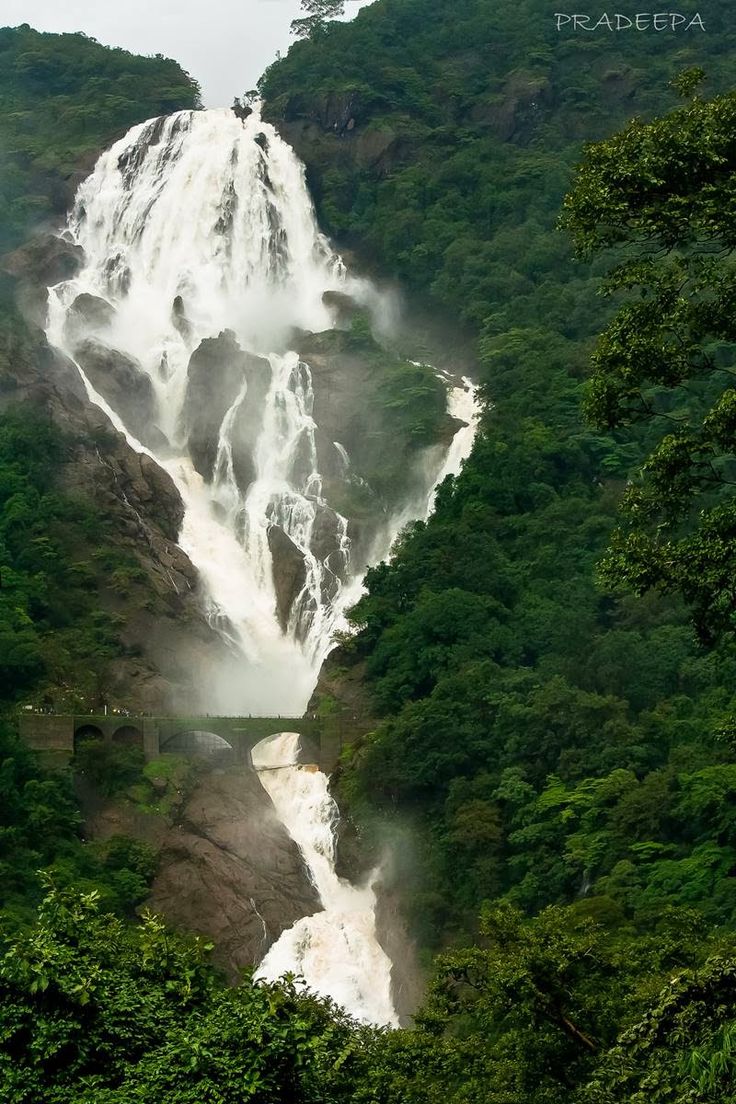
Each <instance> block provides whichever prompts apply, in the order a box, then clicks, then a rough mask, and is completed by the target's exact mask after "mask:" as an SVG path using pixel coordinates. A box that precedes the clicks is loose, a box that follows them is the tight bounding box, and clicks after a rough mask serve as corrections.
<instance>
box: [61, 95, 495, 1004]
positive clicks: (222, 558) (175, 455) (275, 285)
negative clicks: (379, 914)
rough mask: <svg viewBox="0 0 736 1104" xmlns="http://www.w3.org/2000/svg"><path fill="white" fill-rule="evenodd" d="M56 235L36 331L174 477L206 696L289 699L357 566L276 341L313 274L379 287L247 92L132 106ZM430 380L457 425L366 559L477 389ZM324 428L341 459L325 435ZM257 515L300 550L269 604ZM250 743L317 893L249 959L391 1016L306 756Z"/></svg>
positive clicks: (468, 429) (299, 383)
mask: <svg viewBox="0 0 736 1104" xmlns="http://www.w3.org/2000/svg"><path fill="white" fill-rule="evenodd" d="M64 234H65V236H66V237H67V238H68V239H70V240H71V241H73V242H75V243H76V244H78V245H79V246H81V248H82V249H83V251H84V265H83V267H82V269H81V271H80V273H79V274H78V276H76V277H75V278H74V279H72V280H68V281H65V282H63V283H61V284H58V285H56V286H55V287H53V288H50V289H49V316H48V330H47V332H48V337H49V340H50V341H51V343H52V344H54V345H56V346H58V347H60V348H62V349H63V350H64V351H65V352H66V353H67V355H69V356H70V357H71V358H72V359H74V360H75V363H77V365H78V366H79V369H80V373H81V375H82V379H83V380H84V383H85V386H86V388H87V392H88V395H89V398H90V400H91V401H92V402H94V403H96V404H97V405H98V406H99V407H101V409H103V410H104V411H105V412H106V413H107V414H108V416H109V417H110V419H111V421H112V423H113V425H114V426H115V428H116V429H118V430H119V431H121V432H122V433H124V434H125V436H126V438H127V440H128V443H129V444H130V446H131V447H132V448H133V449H135V450H136V451H138V452H145V453H147V454H148V455H149V456H151V457H152V458H153V459H154V460H156V461H157V463H159V464H160V465H161V466H162V467H163V468H165V469H166V470H167V471H168V472H169V473H170V475H171V476H172V478H173V480H174V482H175V484H176V486H177V488H178V490H179V492H180V494H181V497H182V500H183V503H184V507H185V515H184V521H183V526H182V531H181V534H180V537H179V542H180V544H181V546H182V548H183V549H184V550H185V551H186V552H187V554H188V555H189V557H190V559H191V560H192V562H193V563H194V565H195V566H196V567H197V569H198V571H199V574H200V577H201V579H202V583H203V587H204V590H205V598H206V602H207V607H208V608H207V613H208V617H209V619H210V623H211V624H212V625H213V626H214V627H215V628H217V629H218V631H219V632H220V633H221V635H222V637H223V638H224V639H225V640H226V641H227V642H228V645H229V647H230V649H231V652H232V654H233V655H234V657H235V660H236V663H237V667H236V669H237V676H236V677H234V678H233V677H232V671H230V672H229V674H228V678H227V679H224V678H223V680H222V681H223V683H224V684H225V685H221V686H219V687H217V688H216V691H215V694H216V698H217V700H213V701H212V702H211V703H208V704H207V706H206V708H208V709H210V710H211V711H212V712H216V711H218V712H230V713H232V714H244V713H251V714H254V715H258V714H261V715H266V716H273V715H276V714H279V715H286V716H288V715H298V714H300V713H302V712H303V711H304V709H305V708H306V705H307V702H308V700H309V697H310V695H311V692H312V690H313V688H314V685H315V683H316V679H317V675H318V672H319V668H320V666H321V664H322V662H323V660H324V658H325V656H326V654H327V652H328V651H329V649H330V646H331V640H332V636H333V633H334V630H335V627H336V626H339V625H341V623H342V618H343V615H344V611H345V609H346V608H347V607H348V606H349V605H350V604H352V602H353V601H354V600H355V599H356V598H357V596H358V594H359V592H360V587H361V579H360V577H359V576H358V575H357V574H356V573H355V571H354V570H353V569H352V568H351V564H350V541H349V536H348V522H347V520H346V519H345V518H343V517H341V516H340V514H339V513H336V512H335V511H333V510H332V509H331V508H330V507H329V504H328V503H327V502H326V501H325V499H324V497H323V480H322V476H321V474H320V472H319V470H318V467H317V448H316V444H315V433H316V432H317V428H318V427H317V426H316V424H315V421H314V418H313V403H314V395H313V380H312V374H311V371H310V368H309V366H308V365H307V364H305V363H304V362H303V361H301V360H300V359H299V356H298V355H297V353H296V352H294V351H292V350H291V348H290V343H291V341H292V340H293V335H294V334H295V333H296V332H298V331H313V332H320V331H323V330H326V329H329V328H330V327H331V326H332V325H333V324H334V317H333V314H332V313H331V311H330V310H329V309H328V307H326V306H325V303H324V301H323V295H324V294H325V292H328V291H332V292H343V293H348V294H349V295H350V296H352V298H353V299H355V300H356V301H357V302H359V303H362V304H371V305H372V306H373V307H375V304H376V303H377V302H379V301H380V297H379V296H378V294H377V293H376V292H375V290H374V289H373V288H372V287H371V286H370V285H369V284H368V283H367V282H366V281H362V280H359V279H356V278H354V277H352V276H350V275H349V274H348V273H347V272H346V270H345V268H344V266H343V264H342V262H341V260H340V258H339V257H338V256H337V255H336V254H335V253H334V252H333V251H332V249H331V248H330V246H329V243H328V242H327V241H326V239H325V238H324V237H323V235H322V234H321V233H320V231H319V228H318V226H317V224H316V220H315V217H314V212H313V208H312V204H311V200H310V197H309V194H308V191H307V188H306V184H305V181H304V170H303V167H302V165H301V164H300V162H299V161H298V159H297V158H296V156H295V155H294V153H293V151H292V150H291V149H290V148H289V147H288V146H287V145H286V144H285V143H284V142H283V141H282V140H281V138H280V137H279V136H278V134H277V132H276V131H275V130H274V128H273V127H271V126H269V125H268V124H265V123H263V122H262V121H261V120H260V118H259V117H258V115H257V113H254V114H253V115H252V116H251V117H250V118H249V119H248V120H247V121H246V122H245V123H244V122H242V121H241V120H239V119H238V118H236V116H235V115H234V114H233V113H232V112H230V111H227V110H223V111H206V112H180V113H178V114H175V115H172V116H170V117H166V118H162V119H155V120H151V121H149V122H147V123H144V124H141V125H140V126H136V127H134V128H133V129H132V130H131V131H130V132H129V133H128V134H127V135H126V136H125V137H124V138H122V139H121V140H120V141H119V142H117V143H116V144H115V145H114V146H113V147H112V148H111V149H110V150H108V151H107V152H106V153H104V154H103V155H102V157H101V158H100V159H99V161H98V163H97V165H96V167H95V169H94V172H93V173H92V174H91V176H90V177H88V179H87V180H86V181H85V182H84V183H83V184H82V185H81V187H80V189H79V192H78V195H77V199H76V203H75V207H74V210H73V212H72V214H71V215H70V217H69V221H68V224H67V227H66V230H65V231H64ZM101 365H102V368H101V367H100V366H101ZM106 373H108V374H106ZM113 373H116V374H117V375H116V378H115V380H113V379H112V374H113ZM447 383H448V409H449V411H450V412H451V413H452V414H454V415H456V416H458V417H460V418H461V419H462V420H463V421H464V422H465V423H466V425H465V427H464V428H462V429H460V430H459V431H458V432H457V433H456V435H455V438H454V440H453V442H452V444H451V446H450V448H449V450H448V451H447V452H446V453H445V454H444V455H440V453H439V452H438V453H437V455H436V457H435V461H433V470H431V471H428V472H427V473H426V476H427V478H426V491H425V493H424V496H423V499H422V500H421V501H415V502H412V503H407V504H406V505H405V508H404V509H402V510H400V511H397V513H396V515H395V516H394V517H393V518H391V519H390V521H389V522H388V524H387V525H386V527H385V532H383V533H381V534H376V535H375V541H374V546H373V557H372V558H374V559H376V560H377V559H381V558H383V557H385V556H386V555H387V554H388V553H389V550H390V547H391V543H392V542H393V540H394V538H395V536H396V533H397V532H398V531H399V529H400V528H402V527H403V526H404V525H405V524H406V523H407V522H409V521H410V520H411V519H412V518H417V517H425V516H427V514H428V513H429V512H430V511H431V509H432V506H433V503H434V490H433V487H434V484H435V483H436V482H437V480H438V479H441V478H444V476H445V475H448V474H451V473H456V472H457V471H458V470H459V468H460V465H461V463H462V460H463V459H464V457H465V456H467V455H468V453H469V451H470V448H471V447H472V442H473V437H474V434H475V428H476V421H477V414H478V404H477V401H476V394H475V390H474V389H473V388H472V386H471V385H470V384H469V382H468V381H465V384H464V386H457V385H454V384H453V383H452V381H449V380H448V381H447ZM346 428H347V427H346ZM335 448H336V450H337V453H338V454H339V458H340V463H341V464H343V465H345V469H346V471H347V469H348V468H349V465H350V459H349V453H348V451H346V448H345V445H344V444H342V443H340V442H335ZM326 522H328V523H329V526H331V530H330V533H331V536H330V541H329V547H328V548H327V550H325V542H324V531H325V523H326ZM274 534H278V535H279V539H280V540H281V541H282V542H286V546H287V549H289V550H290V552H291V553H292V554H293V555H296V557H297V558H298V559H299V560H300V562H301V563H302V564H303V582H302V583H301V586H300V589H299V591H298V593H296V594H295V596H294V598H293V601H292V602H291V604H290V606H289V608H288V610H287V611H286V613H283V611H282V615H281V617H279V613H278V609H277V589H276V585H275V580H274V552H273V548H272V540H273V538H274ZM319 534H321V535H319ZM282 546H283V545H282ZM290 741H291V742H290ZM259 754H260V756H261V763H264V762H266V760H267V759H268V757H269V756H270V757H271V758H272V760H273V762H272V765H276V766H277V767H278V769H276V770H273V771H267V772H266V771H264V773H262V774H261V776H260V777H261V781H262V782H263V784H264V787H265V788H266V789H267V790H268V792H269V793H270V794H271V797H272V799H273V801H274V804H275V806H276V808H277V811H278V813H279V815H280V817H281V818H282V820H283V822H284V824H285V825H286V827H287V829H288V830H289V832H290V833H291V835H292V836H293V838H294V839H295V840H296V842H297V843H298V844H299V846H300V848H301V850H302V853H303V855H304V857H305V861H306V864H307V866H308V868H309V870H310V872H311V876H312V877H313V879H314V882H315V885H316V886H317V889H318V891H319V893H320V897H321V899H322V903H323V906H324V912H322V913H319V914H317V916H315V917H309V918H307V919H305V920H303V921H300V923H299V924H297V925H296V926H295V927H294V928H292V929H291V930H290V932H288V933H285V935H284V936H282V938H281V939H280V940H279V941H278V943H277V944H276V945H275V946H274V947H273V948H272V949H271V951H270V952H269V953H268V955H267V956H266V959H265V960H264V963H263V964H262V971H263V972H264V974H265V975H268V976H276V975H277V974H278V973H280V972H283V970H285V969H289V970H294V971H296V972H300V973H303V974H304V975H305V977H306V979H307V981H308V982H309V984H310V985H311V986H312V987H313V988H314V989H316V990H317V991H319V992H324V993H328V994H330V995H331V996H333V997H335V999H336V1000H338V1001H340V1002H341V1003H343V1004H344V1005H345V1006H346V1007H347V1008H348V1009H349V1010H350V1011H351V1012H353V1013H354V1014H355V1015H358V1016H360V1017H362V1018H364V1019H368V1020H373V1021H375V1022H381V1023H393V1022H395V1013H394V1011H393V1008H392V1005H391V999H390V987H389V981H388V978H389V974H388V971H389V969H390V963H389V962H388V959H387V958H386V956H385V954H384V953H383V951H382V950H381V948H380V947H379V945H378V944H377V942H376V939H375V921H374V909H373V906H374V898H373V893H372V890H370V889H369V888H366V889H356V888H355V887H352V886H349V885H347V884H346V883H344V882H341V881H340V880H339V879H338V878H337V876H336V874H335V872H334V863H333V859H334V855H333V850H334V840H333V834H332V826H333V822H334V818H335V816H336V809H335V806H334V802H332V800H331V798H330V797H329V795H328V793H327V780H326V778H325V776H324V775H322V774H320V773H319V772H317V773H312V774H310V773H309V772H306V771H303V770H301V769H300V768H298V767H297V766H295V765H294V756H295V746H294V744H293V740H292V737H289V736H288V734H287V736H283V735H282V736H279V737H278V738H277V739H276V740H275V741H273V742H267V743H266V744H264V745H261V746H260V752H259Z"/></svg>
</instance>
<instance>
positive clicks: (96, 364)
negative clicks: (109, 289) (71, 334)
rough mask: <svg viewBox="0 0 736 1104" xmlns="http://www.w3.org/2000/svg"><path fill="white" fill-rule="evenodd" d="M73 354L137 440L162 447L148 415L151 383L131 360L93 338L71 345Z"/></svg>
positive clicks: (152, 399) (152, 404) (153, 398)
mask: <svg viewBox="0 0 736 1104" xmlns="http://www.w3.org/2000/svg"><path fill="white" fill-rule="evenodd" d="M89 298H92V296H90V297H89ZM101 302H102V300H101ZM74 356H75V358H76V360H77V362H78V364H79V365H80V366H81V368H82V369H83V370H84V373H85V375H86V376H87V378H88V379H89V381H90V383H91V384H92V386H93V387H94V388H95V390H96V391H99V393H100V394H101V395H102V397H103V398H104V399H106V400H107V401H108V402H109V403H110V406H111V407H112V408H113V410H116V411H117V412H118V413H119V414H120V417H121V418H122V419H123V422H124V423H125V426H126V428H127V429H129V430H130V431H131V433H133V434H134V435H135V436H136V437H137V438H138V440H139V441H141V442H142V443H143V444H144V445H147V446H148V447H149V448H156V449H158V448H161V446H162V445H164V446H165V444H166V438H165V437H164V435H163V433H162V432H161V430H160V429H159V428H158V426H157V425H156V424H155V421H154V420H153V418H152V412H153V411H155V410H156V395H155V392H154V389H153V384H152V383H151V379H150V376H148V375H147V374H146V372H144V371H143V369H142V368H141V366H140V365H139V364H138V363H137V362H136V361H135V360H133V359H132V358H131V357H129V356H126V355H125V354H124V353H121V352H119V351H118V350H117V349H112V348H111V347H110V346H109V345H105V344H104V343H103V342H102V341H99V340H98V339H97V338H95V337H88V338H85V340H84V341H82V342H80V343H79V344H77V345H75V348H74Z"/></svg>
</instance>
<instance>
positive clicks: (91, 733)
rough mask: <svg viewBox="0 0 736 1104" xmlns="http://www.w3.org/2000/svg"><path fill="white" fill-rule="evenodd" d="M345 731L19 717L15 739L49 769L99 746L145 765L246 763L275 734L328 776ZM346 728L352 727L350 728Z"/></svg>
mask: <svg viewBox="0 0 736 1104" xmlns="http://www.w3.org/2000/svg"><path fill="white" fill-rule="evenodd" d="M347 727H348V726H347V725H346V723H345V719H344V718H343V717H342V716H341V715H336V716H335V717H331V718H328V719H327V720H324V719H322V720H318V719H317V718H310V717H149V716H132V715H126V714H122V713H103V714H99V715H94V714H78V715H73V714H60V713H30V712H29V713H22V714H21V716H20V734H21V736H22V738H23V739H24V740H25V742H26V743H27V744H28V746H29V747H31V748H34V749H35V750H36V751H38V752H41V753H42V755H43V757H44V759H45V760H46V762H47V763H49V765H51V764H52V763H58V764H59V765H63V764H65V763H67V762H68V761H69V760H70V759H71V757H72V755H73V754H74V752H75V750H76V749H77V747H78V746H79V745H80V743H83V742H85V741H88V740H102V741H105V742H107V743H110V744H119V745H122V746H127V747H137V748H140V749H141V750H142V751H143V753H144V755H145V757H146V759H147V760H151V759H156V758H158V756H159V755H162V754H165V753H166V752H173V753H174V754H176V755H186V756H197V755H203V756H206V757H216V758H219V759H221V760H222V761H223V762H235V763H249V762H250V753H251V749H252V748H253V747H254V746H255V745H256V744H257V743H258V742H259V740H263V739H265V737H266V736H272V735H274V734H275V733H277V732H298V733H300V735H301V736H302V737H303V747H304V751H305V756H306V758H308V759H310V760H311V761H312V762H315V763H318V764H319V766H320V768H321V769H322V770H324V771H327V772H329V771H331V770H333V768H334V767H335V765H336V763H337V760H338V758H339V756H340V751H341V749H342V746H343V742H344V740H345V739H346V738H347ZM350 727H352V726H350Z"/></svg>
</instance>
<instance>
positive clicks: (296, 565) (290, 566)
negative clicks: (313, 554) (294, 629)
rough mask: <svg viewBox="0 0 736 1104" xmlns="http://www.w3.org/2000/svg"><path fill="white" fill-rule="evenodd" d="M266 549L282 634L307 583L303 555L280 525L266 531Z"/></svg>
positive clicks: (272, 526)
mask: <svg viewBox="0 0 736 1104" xmlns="http://www.w3.org/2000/svg"><path fill="white" fill-rule="evenodd" d="M268 547H269V549H270V552H271V561H272V570H273V585H274V590H275V591H276V615H277V617H278V619H279V624H280V625H281V628H282V630H283V632H286V628H287V626H288V624H289V614H290V613H291V607H292V606H293V604H294V602H295V600H296V599H297V597H298V596H299V594H300V593H301V591H302V590H303V588H304V584H305V582H306V581H307V567H306V563H305V561H304V553H303V552H301V551H300V549H298V548H297V546H296V545H295V544H294V542H293V540H292V539H291V537H290V536H289V535H288V534H287V533H285V532H284V530H283V529H282V528H281V526H280V525H271V526H270V527H269V530H268Z"/></svg>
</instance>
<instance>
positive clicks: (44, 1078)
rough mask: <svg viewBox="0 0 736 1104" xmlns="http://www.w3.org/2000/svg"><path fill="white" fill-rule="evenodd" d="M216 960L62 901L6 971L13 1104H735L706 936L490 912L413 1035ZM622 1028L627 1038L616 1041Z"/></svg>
mask: <svg viewBox="0 0 736 1104" xmlns="http://www.w3.org/2000/svg"><path fill="white" fill-rule="evenodd" d="M207 949H208V948H207V946H206V945H203V944H202V942H201V941H200V940H196V939H194V940H193V939H189V940H184V939H181V938H179V937H177V936H175V935H173V934H172V933H170V932H168V931H166V929H165V928H164V927H163V926H162V925H161V924H160V923H159V922H158V921H157V920H156V919H155V918H153V917H150V916H146V917H144V920H143V923H142V924H141V925H138V926H135V927H133V926H130V925H126V924H125V923H123V922H121V921H120V920H118V919H116V918H115V917H113V916H111V915H109V913H105V912H101V911H100V908H99V903H98V901H97V899H96V897H95V894H79V893H73V892H69V891H60V890H58V889H55V888H53V887H51V888H50V891H49V893H48V895H47V897H46V898H45V900H44V901H43V903H42V905H41V907H40V910H39V915H38V921H37V923H36V924H35V926H34V927H33V928H31V929H30V930H28V931H26V932H24V933H23V934H21V935H20V936H18V937H17V938H16V939H15V940H14V941H13V942H12V944H11V945H10V946H9V948H8V950H7V952H6V954H5V955H4V956H3V957H2V958H1V959H0V1092H1V1093H2V1098H3V1100H4V1101H7V1104H37V1102H38V1101H41V1100H43V1101H44V1104H46V1102H47V1104H134V1102H135V1101H141V1100H146V1101H148V1100H161V1101H165V1104H202V1102H204V1101H208V1102H211V1104H245V1102H246V1101H253V1102H254V1104H285V1102H287V1101H289V1102H293V1104H348V1102H350V1104H447V1102H449V1101H452V1102H457V1104H461V1102H463V1104H576V1102H580V1104H583V1102H586V1101H588V1102H589V1101H595V1102H596V1104H616V1102H617V1101H622V1102H623V1101H624V1100H625V1101H627V1102H633V1104H639V1102H640V1101H641V1102H642V1104H643V1101H645V1100H646V1101H650V1100H651V1101H654V1102H655V1104H692V1102H703V1104H727V1102H728V1101H733V1100H734V1099H736V1097H735V1096H734V1092H735V1090H736V1080H735V1078H734V1075H735V1073H736V1062H735V1061H734V1057H733V1054H732V1048H731V1040H732V1038H733V1032H734V1028H733V1022H734V1018H736V973H735V971H734V967H733V962H732V958H731V955H732V951H733V947H732V945H731V944H730V943H723V944H721V945H717V944H709V943H708V941H707V940H705V939H704V938H703V933H702V920H700V919H699V918H698V917H697V916H696V915H694V914H692V913H688V912H686V911H684V910H680V911H679V912H675V913H672V914H667V913H665V914H663V915H662V917H660V921H659V923H658V925H657V929H656V931H655V932H654V933H652V935H651V936H650V937H648V938H641V937H640V938H636V937H632V935H631V933H625V934H623V935H619V936H611V935H610V934H609V933H607V932H606V931H605V930H604V929H603V928H602V927H601V926H600V925H597V924H595V923H593V922H592V921H591V920H590V919H589V918H585V917H583V916H581V915H575V913H574V912H573V910H563V909H547V910H545V911H544V912H542V913H541V914H540V916H538V917H537V918H535V919H533V920H526V919H524V918H523V916H522V915H521V913H519V912H518V911H517V910H515V909H513V908H512V907H510V906H502V907H499V908H495V909H488V910H486V912H485V914H484V916H483V919H482V924H481V944H480V945H479V946H478V947H475V948H473V949H470V950H467V951H459V952H454V953H453V954H450V955H446V956H445V957H443V958H442V959H441V960H440V962H439V963H438V968H437V975H436V979H435V981H434V983H433V985H432V987H431V990H430V993H429V996H428V1000H427V1003H426V1006H425V1008H424V1009H423V1011H422V1013H421V1015H420V1017H419V1019H418V1022H417V1025H416V1027H415V1028H413V1029H411V1030H399V1031H385V1030H378V1029H373V1028H366V1027H361V1026H359V1025H358V1024H355V1023H353V1022H351V1021H350V1020H349V1019H348V1018H347V1017H346V1016H345V1015H344V1014H342V1013H341V1012H340V1011H339V1010H338V1009H336V1008H334V1006H331V1005H330V1004H329V1003H328V1002H326V1001H321V1000H318V999H316V998H314V997H313V996H312V995H310V994H309V993H306V992H304V990H303V989H302V988H301V987H299V986H295V985H293V984H292V983H291V982H290V981H288V980H287V982H286V983H282V984H280V985H278V986H272V985H265V984H258V983H256V984H254V983H253V981H252V980H251V978H250V977H247V976H246V977H245V978H244V980H243V981H242V982H241V984H240V985H238V986H236V987H234V988H224V987H223V986H222V984H221V983H220V982H219V980H218V978H217V976H216V975H215V974H214V972H213V971H212V969H211V967H210V966H209V965H208V963H207V961H206V951H207ZM622 1021H623V1022H625V1023H626V1024H627V1029H626V1031H625V1032H624V1033H623V1034H622V1035H621V1036H620V1037H619V1038H617V1032H618V1026H619V1024H620V1023H621V1022H622Z"/></svg>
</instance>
